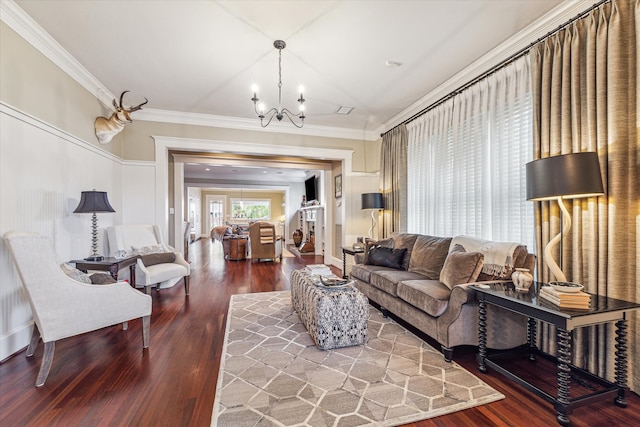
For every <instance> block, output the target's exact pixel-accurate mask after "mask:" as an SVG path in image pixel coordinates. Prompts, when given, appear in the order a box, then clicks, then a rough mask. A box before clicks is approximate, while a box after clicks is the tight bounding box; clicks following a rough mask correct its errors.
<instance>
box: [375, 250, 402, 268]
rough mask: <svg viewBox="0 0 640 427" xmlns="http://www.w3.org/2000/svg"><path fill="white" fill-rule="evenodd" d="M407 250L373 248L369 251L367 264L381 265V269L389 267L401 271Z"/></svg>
mask: <svg viewBox="0 0 640 427" xmlns="http://www.w3.org/2000/svg"><path fill="white" fill-rule="evenodd" d="M405 252H407V250H406V249H392V248H385V247H383V246H373V247H372V248H371V249H369V256H368V258H367V264H371V265H379V266H381V267H389V268H396V269H400V268H401V267H402V260H403V259H404V254H405Z"/></svg>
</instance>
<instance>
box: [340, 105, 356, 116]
mask: <svg viewBox="0 0 640 427" xmlns="http://www.w3.org/2000/svg"><path fill="white" fill-rule="evenodd" d="M351 111H353V107H345V106H344V105H341V106H340V108H338V111H336V114H340V115H343V116H346V115H348V114H351Z"/></svg>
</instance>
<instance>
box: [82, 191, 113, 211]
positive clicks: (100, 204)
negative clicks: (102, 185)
mask: <svg viewBox="0 0 640 427" xmlns="http://www.w3.org/2000/svg"><path fill="white" fill-rule="evenodd" d="M95 212H115V209H113V207H111V205H110V204H109V199H108V198H107V193H106V192H105V191H95V190H93V191H83V192H82V195H81V196H80V203H79V204H78V207H77V208H76V210H75V211H73V213H95Z"/></svg>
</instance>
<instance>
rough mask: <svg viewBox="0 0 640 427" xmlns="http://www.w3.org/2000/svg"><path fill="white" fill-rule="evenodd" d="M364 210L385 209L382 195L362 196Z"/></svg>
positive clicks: (365, 194) (369, 194) (367, 194)
mask: <svg viewBox="0 0 640 427" xmlns="http://www.w3.org/2000/svg"><path fill="white" fill-rule="evenodd" d="M362 209H384V201H383V200H382V193H364V194H362Z"/></svg>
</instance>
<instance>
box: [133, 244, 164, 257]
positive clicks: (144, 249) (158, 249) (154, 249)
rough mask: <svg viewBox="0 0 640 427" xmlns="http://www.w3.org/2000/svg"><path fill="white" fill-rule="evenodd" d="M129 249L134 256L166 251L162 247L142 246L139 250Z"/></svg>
mask: <svg viewBox="0 0 640 427" xmlns="http://www.w3.org/2000/svg"><path fill="white" fill-rule="evenodd" d="M131 249H132V250H133V254H134V255H140V256H142V255H149V254H158V253H163V252H166V249H165V248H164V246H163V245H151V246H143V247H140V248H136V247H135V246H132V247H131Z"/></svg>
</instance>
